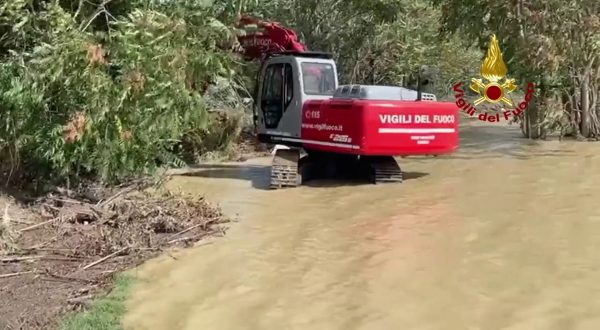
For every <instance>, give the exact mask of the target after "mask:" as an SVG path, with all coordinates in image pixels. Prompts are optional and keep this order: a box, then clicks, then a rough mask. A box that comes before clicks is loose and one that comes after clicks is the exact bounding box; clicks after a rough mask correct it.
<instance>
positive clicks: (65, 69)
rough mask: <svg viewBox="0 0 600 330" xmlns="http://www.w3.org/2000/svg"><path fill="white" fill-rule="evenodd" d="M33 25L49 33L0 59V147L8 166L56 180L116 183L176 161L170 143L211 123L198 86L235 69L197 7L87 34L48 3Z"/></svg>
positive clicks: (141, 16)
mask: <svg viewBox="0 0 600 330" xmlns="http://www.w3.org/2000/svg"><path fill="white" fill-rule="evenodd" d="M32 15H33V14H32ZM190 21H193V24H189V22H190ZM36 22H37V23H36V24H38V25H40V26H44V27H46V28H47V31H48V32H47V33H45V34H44V35H43V38H40V39H39V40H38V41H39V42H38V43H37V45H36V46H35V48H33V49H32V50H31V51H30V52H25V51H23V52H12V56H11V57H10V58H8V61H6V62H5V63H2V64H0V88H1V89H0V104H2V107H3V109H2V112H1V113H0V123H2V125H1V126H0V134H1V135H0V150H1V154H3V155H8V157H3V158H2V159H3V164H2V165H3V166H4V167H5V169H7V170H9V171H10V172H14V171H15V170H19V169H20V170H25V169H27V168H29V167H30V166H31V165H34V166H35V168H36V170H38V171H39V170H40V169H46V171H45V173H41V172H40V173H38V174H45V175H46V176H52V177H53V178H54V179H56V180H59V181H62V180H73V179H80V178H82V177H94V178H99V179H100V180H102V181H105V182H116V181H119V180H122V179H124V178H126V177H129V176H133V175H144V174H151V173H153V172H154V171H155V170H156V168H157V166H159V165H161V164H162V165H171V166H172V165H175V166H181V165H183V164H184V162H183V160H182V158H181V153H180V151H179V150H178V149H177V148H176V146H177V145H179V144H180V142H181V141H182V139H183V137H184V136H194V135H199V134H202V133H203V132H206V131H207V128H208V125H209V123H210V121H209V116H208V103H207V99H206V97H205V96H204V93H205V91H206V87H207V86H208V85H209V84H210V83H211V82H214V81H217V78H218V77H224V78H225V79H231V76H232V75H233V74H234V72H235V70H234V69H235V68H236V66H237V64H236V62H235V61H234V58H233V56H232V53H230V52H228V51H227V50H222V49H220V48H219V45H217V42H216V40H223V39H230V38H231V35H230V34H229V30H228V29H226V28H225V26H224V25H222V24H220V23H219V22H218V21H215V20H214V19H211V18H210V17H208V16H203V15H202V13H198V12H196V13H195V14H190V15H187V16H183V15H167V14H165V13H161V12H157V11H152V10H134V11H133V12H131V13H130V14H129V15H128V16H127V17H123V18H119V19H118V20H117V21H116V22H114V23H113V24H111V26H110V29H109V30H108V31H107V32H105V33H96V34H93V33H89V32H83V31H81V30H80V29H78V28H76V26H75V23H74V20H73V18H72V17H71V15H70V14H69V13H67V12H65V11H64V10H62V8H61V7H60V6H58V5H50V6H49V7H48V8H46V9H45V10H44V11H43V13H42V15H39V17H38V19H37V20H36ZM48 27H49V28H48ZM228 88H230V89H232V88H233V86H229V87H228ZM234 131H235V130H234ZM220 142H221V143H217V145H219V144H222V143H223V140H222V139H221V141H220Z"/></svg>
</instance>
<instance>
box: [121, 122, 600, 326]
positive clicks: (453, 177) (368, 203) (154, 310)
mask: <svg viewBox="0 0 600 330" xmlns="http://www.w3.org/2000/svg"><path fill="white" fill-rule="evenodd" d="M599 152H600V145H598V144H595V143H582V142H579V143H577V142H558V141H554V142H544V143H534V142H529V141H527V140H525V139H521V138H520V133H519V131H518V128H515V127H503V126H499V125H498V124H488V125H482V124H480V123H477V122H473V121H470V122H466V123H464V124H463V127H462V129H461V150H460V152H458V153H456V154H454V155H452V156H448V157H438V158H408V159H400V162H401V166H402V168H403V170H404V171H406V172H408V178H409V179H408V180H406V181H405V182H404V183H402V184H399V185H396V184H392V185H381V186H380V185H377V186H374V185H368V184H357V183H343V182H335V181H333V182H317V183H313V184H311V185H309V186H304V187H300V188H297V189H291V190H282V191H268V190H265V188H266V186H267V178H268V172H269V169H268V167H267V166H266V164H268V159H256V160H253V161H250V162H247V163H245V164H241V165H240V164H237V165H230V166H225V165H223V166H214V167H210V166H208V167H204V168H202V169H199V170H198V172H197V173H195V175H193V176H178V177H175V178H174V179H173V180H172V181H171V182H170V187H171V188H173V189H181V190H183V191H185V192H191V193H198V194H204V195H206V196H207V197H208V198H210V199H212V200H215V201H218V202H219V203H220V204H221V205H222V206H223V208H224V210H225V211H226V212H227V213H228V214H230V215H232V216H234V218H236V219H238V220H239V221H238V222H236V223H234V224H232V226H231V229H230V230H229V231H228V233H227V235H226V237H224V238H219V239H216V240H215V241H214V243H212V244H210V245H205V246H202V247H198V248H194V249H190V250H186V251H180V252H178V253H177V254H176V255H175V258H177V259H176V260H175V259H173V258H171V257H168V256H163V257H161V258H158V259H156V260H153V261H151V262H148V263H147V264H145V265H144V266H142V267H141V268H140V269H138V270H136V273H137V275H139V276H140V278H141V282H140V284H139V286H138V288H137V290H136V291H135V292H134V294H133V297H132V298H131V299H130V301H129V303H128V309H129V312H128V314H127V316H126V318H125V328H126V329H136V330H138V329H185V330H196V329H211V330H238V329H240V330H241V329H244V330H250V329H277V330H279V329H315V330H316V329H324V330H329V329H332V330H337V329H339V330H342V329H343V330H347V329H360V330H363V329H364V330H367V329H368V330H371V329H377V330H387V329H424V330H425V329H444V330H446V329H457V330H458V329H468V330H470V329H485V330H491V329H511V330H513V329H528V330H529V329H544V330H546V329H600V203H599V202H600V200H599V197H598V195H597V194H596V192H597V191H598V187H599V185H600V173H599V172H600V156H599Z"/></svg>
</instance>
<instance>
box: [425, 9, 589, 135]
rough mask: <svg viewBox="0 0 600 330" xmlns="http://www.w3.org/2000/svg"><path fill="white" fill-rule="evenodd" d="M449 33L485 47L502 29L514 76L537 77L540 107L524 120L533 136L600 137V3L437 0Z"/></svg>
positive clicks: (506, 53) (523, 124)
mask: <svg viewBox="0 0 600 330" xmlns="http://www.w3.org/2000/svg"><path fill="white" fill-rule="evenodd" d="M434 3H435V4H436V5H438V6H439V7H440V8H441V10H442V12H443V32H445V33H446V34H452V33H458V34H460V35H463V36H465V37H467V38H469V39H473V40H476V41H477V42H478V45H479V46H484V45H485V43H486V42H487V40H488V38H489V36H490V35H491V34H492V33H496V34H497V35H498V36H499V37H500V38H501V39H502V50H503V51H504V57H505V59H507V62H508V65H509V67H510V70H511V72H512V74H513V75H515V76H517V77H519V78H520V79H521V80H522V81H524V82H526V81H534V82H535V83H536V84H537V85H538V87H539V89H540V93H539V95H538V96H537V98H536V100H537V102H536V103H537V104H536V105H537V106H536V107H534V108H533V109H530V110H529V111H527V112H526V113H525V114H526V115H525V116H524V117H523V118H522V120H521V123H522V126H523V129H524V133H525V134H526V135H527V136H529V137H543V136H544V135H545V134H547V133H549V132H550V131H551V130H553V129H558V128H560V129H562V130H563V132H567V131H569V132H572V133H574V134H576V135H578V136H580V137H586V138H587V137H594V138H598V137H599V135H600V122H599V121H598V112H599V111H600V102H598V95H599V93H598V89H599V86H600V63H599V62H600V59H599V58H598V57H599V54H600V2H598V1H595V0H574V1H570V2H568V3H565V2H564V1H560V0H547V1H526V0H515V1H490V0H468V1H463V0H434Z"/></svg>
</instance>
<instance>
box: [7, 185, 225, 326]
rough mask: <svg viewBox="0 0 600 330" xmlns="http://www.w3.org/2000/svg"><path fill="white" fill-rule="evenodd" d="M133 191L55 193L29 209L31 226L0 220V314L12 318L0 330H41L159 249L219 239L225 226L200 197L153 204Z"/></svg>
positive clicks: (165, 199) (159, 200)
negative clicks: (35, 217) (0, 231)
mask: <svg viewBox="0 0 600 330" xmlns="http://www.w3.org/2000/svg"><path fill="white" fill-rule="evenodd" d="M138 188H139V187H138V186H132V187H128V188H123V189H122V190H120V191H118V192H116V193H113V194H111V195H109V197H106V198H100V197H98V196H97V195H99V194H91V193H89V192H87V193H75V192H72V191H68V190H64V189H63V190H57V191H56V192H55V193H52V194H49V195H48V196H45V197H43V198H40V199H36V200H35V201H34V202H33V207H34V208H35V209H37V210H38V211H37V213H38V214H39V221H36V222H35V223H32V222H31V221H19V222H15V223H13V224H12V225H11V224H10V222H11V221H10V219H7V218H6V217H7V216H8V217H9V215H8V214H7V213H5V215H4V220H2V219H0V220H2V221H3V223H4V226H5V227H12V229H11V231H12V233H11V234H10V235H8V234H7V235H5V240H6V239H9V240H11V241H10V242H6V241H5V242H0V243H2V244H1V245H0V297H1V298H0V306H1V307H0V315H12V317H8V318H4V319H3V320H0V328H5V327H8V326H12V327H15V326H22V325H23V324H27V325H28V328H36V327H39V328H48V327H49V326H50V325H49V324H48V322H51V321H50V320H53V319H56V315H58V314H61V313H63V312H64V311H65V310H68V309H73V307H82V306H83V307H85V306H86V305H87V304H88V303H89V301H90V299H91V297H92V295H93V294H95V293H96V292H97V291H98V289H100V288H103V287H105V285H106V284H108V283H110V281H109V280H110V279H111V278H112V275H113V274H115V273H118V272H120V271H123V270H125V269H127V268H130V267H132V266H135V265H137V264H139V263H140V262H142V261H144V260H146V259H148V258H150V257H152V256H155V255H157V254H158V253H160V252H161V251H163V249H166V248H169V247H173V246H189V245H192V244H193V243H195V242H198V241H199V240H201V239H202V238H204V237H206V236H214V235H218V236H220V235H223V234H224V230H225V229H224V228H223V227H221V226H219V225H220V224H223V223H225V222H227V220H226V219H225V217H224V216H223V215H222V214H221V212H220V210H219V209H218V208H216V207H214V206H211V205H210V204H209V203H207V202H206V201H205V200H204V199H203V198H195V199H194V198H191V197H185V196H176V195H172V194H166V195H163V196H160V197H156V196H155V195H149V194H146V193H142V192H141V191H139V190H138ZM1 217H2V215H1V214H0V218H1ZM7 223H8V224H7ZM4 231H5V233H6V232H7V230H6V229H5V230H4ZM0 240H2V236H0ZM9 247H10V248H9ZM57 297H58V298H59V300H58V301H57V300H56V299H57ZM60 298H62V301H61V300H60ZM46 303H48V305H45V304H46ZM24 315H25V316H27V317H25V316H24ZM31 315H35V317H34V319H31V318H30V317H29V316H31ZM28 317H29V319H28ZM11 319H12V320H11ZM3 322H5V323H3ZM17 328H19V327H17Z"/></svg>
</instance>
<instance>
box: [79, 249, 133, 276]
mask: <svg viewBox="0 0 600 330" xmlns="http://www.w3.org/2000/svg"><path fill="white" fill-rule="evenodd" d="M127 249H129V247H124V248H122V249H120V250H119V251H116V252H113V253H111V254H109V255H107V256H106V257H103V258H100V259H98V260H96V261H94V262H92V263H91V264H89V265H87V266H85V267H83V268H82V269H81V270H86V269H88V268H91V267H94V266H96V265H98V264H100V263H102V262H104V261H106V260H108V259H110V258H112V257H114V256H116V255H118V254H120V253H123V252H124V251H125V250H127Z"/></svg>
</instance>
